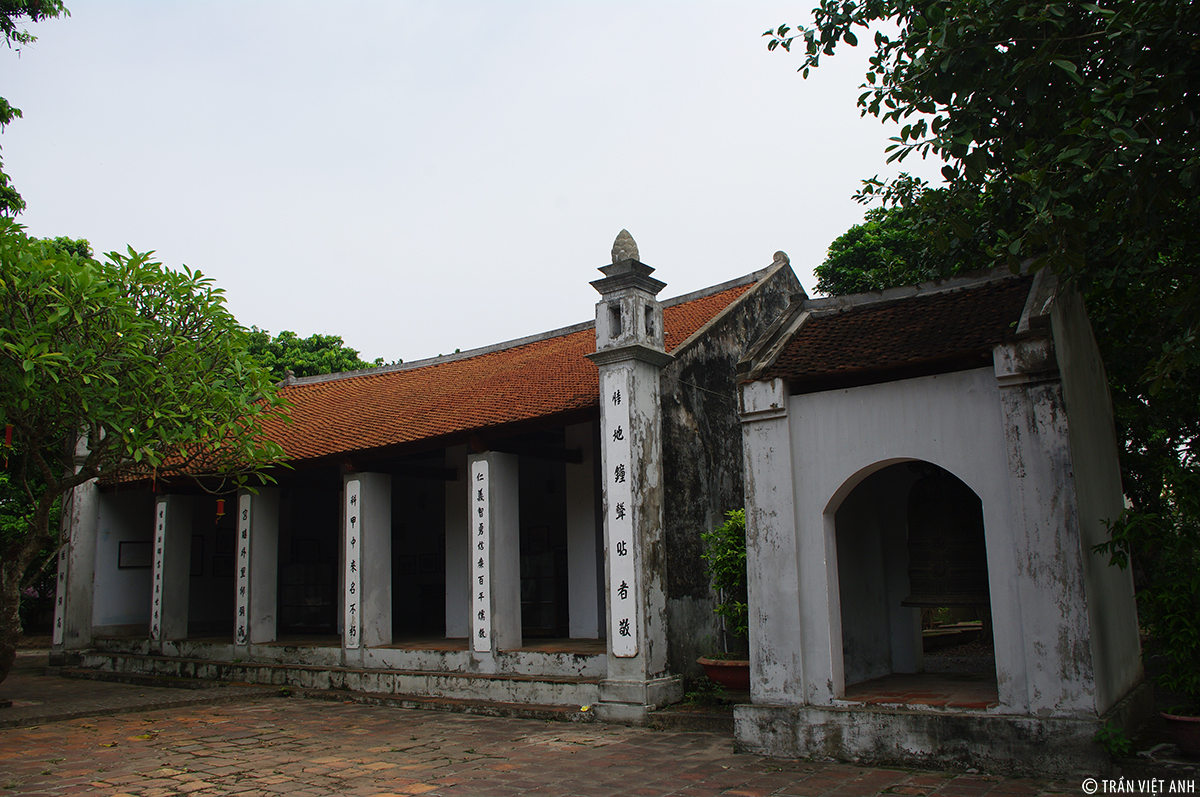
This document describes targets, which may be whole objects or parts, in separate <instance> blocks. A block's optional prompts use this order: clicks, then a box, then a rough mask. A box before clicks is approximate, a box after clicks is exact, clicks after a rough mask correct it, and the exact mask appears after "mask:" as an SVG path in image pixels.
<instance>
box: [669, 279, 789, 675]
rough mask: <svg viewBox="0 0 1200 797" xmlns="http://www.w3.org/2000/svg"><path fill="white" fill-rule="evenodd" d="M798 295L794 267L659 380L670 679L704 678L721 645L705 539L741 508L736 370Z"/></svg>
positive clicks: (717, 324) (711, 328)
mask: <svg viewBox="0 0 1200 797" xmlns="http://www.w3.org/2000/svg"><path fill="white" fill-rule="evenodd" d="M799 290H801V287H800V283H799V282H798V280H797V279H796V275H795V274H794V273H793V272H792V270H791V268H790V267H789V266H786V265H785V266H782V267H776V268H774V269H773V270H772V272H771V273H770V274H769V275H768V276H766V277H765V278H764V280H763V281H762V282H761V283H760V284H759V285H758V286H756V287H755V288H753V289H751V291H750V292H749V293H748V294H747V295H745V296H743V297H742V299H741V301H739V302H738V303H736V304H735V305H733V306H731V308H730V309H729V311H727V312H725V313H723V314H720V315H718V316H717V317H716V318H714V319H713V321H712V322H711V323H710V324H709V325H708V326H707V327H705V328H702V329H701V331H700V333H698V334H697V335H696V336H694V338H693V340H692V341H691V342H690V343H689V344H688V345H685V346H683V347H682V348H680V349H677V350H676V351H675V352H674V355H675V360H674V362H672V363H671V364H669V365H668V366H667V367H666V368H665V369H664V370H663V376H662V403H663V436H662V440H663V443H662V446H663V462H664V463H666V467H665V468H664V473H663V479H664V486H665V488H666V495H665V500H666V504H665V512H664V530H665V541H666V553H667V568H666V572H667V585H666V589H667V614H668V619H667V623H668V628H669V651H668V658H669V669H670V670H671V671H672V672H677V673H683V674H688V675H694V674H699V673H700V671H701V670H700V667H699V665H697V664H696V658H697V657H698V656H701V655H704V654H705V653H711V652H713V651H714V650H716V649H717V648H718V645H719V625H718V622H717V618H716V616H715V615H714V614H713V613H712V608H713V606H714V605H715V598H714V596H713V595H712V593H711V590H710V588H709V580H708V576H707V575H705V572H704V563H703V562H702V561H701V559H700V554H701V552H702V551H703V544H702V542H701V540H700V534H701V533H702V532H704V531H707V530H708V529H711V528H713V527H714V526H717V525H719V524H720V523H721V522H723V520H724V513H725V512H726V511H728V510H731V509H740V508H741V507H742V506H743V505H744V497H743V496H744V490H743V478H742V432H741V428H740V422H739V420H738V404H737V383H736V373H737V363H738V360H739V359H740V358H741V357H742V355H743V354H745V352H746V350H747V349H748V348H749V347H750V345H751V344H753V343H754V341H755V340H757V339H758V337H759V336H760V335H762V334H763V333H764V332H765V331H766V329H767V327H768V326H770V324H771V323H772V322H773V321H774V320H775V319H776V318H777V317H778V315H779V314H780V313H782V312H783V310H784V309H785V308H786V307H787V304H788V298H789V297H790V296H791V295H792V294H793V293H795V292H797V291H799Z"/></svg>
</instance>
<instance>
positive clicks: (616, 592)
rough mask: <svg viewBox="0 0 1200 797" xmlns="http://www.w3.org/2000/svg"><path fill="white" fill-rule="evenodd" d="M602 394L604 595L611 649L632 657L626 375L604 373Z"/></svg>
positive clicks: (634, 590) (632, 579) (633, 599)
mask: <svg viewBox="0 0 1200 797" xmlns="http://www.w3.org/2000/svg"><path fill="white" fill-rule="evenodd" d="M606 377H607V378H606V384H605V390H604V392H603V395H604V396H605V406H604V413H603V416H604V428H605V436H604V446H605V452H604V453H605V464H606V470H607V476H606V478H607V481H608V484H607V485H606V486H605V493H606V497H607V512H608V545H609V557H608V560H609V568H608V579H609V581H608V595H609V607H610V612H609V623H610V630H609V634H610V638H611V639H612V646H613V653H614V655H616V656H620V657H625V658H628V657H632V656H636V655H637V653H638V641H637V587H636V585H637V577H636V566H635V559H636V557H635V556H634V544H633V528H634V526H633V520H634V517H633V511H632V510H633V508H634V501H633V483H634V476H635V472H634V469H633V463H632V451H633V449H632V444H633V437H634V435H633V434H632V431H633V430H632V429H631V428H630V418H631V413H630V406H629V403H628V400H627V397H628V396H629V390H628V386H627V385H626V384H625V380H626V379H627V376H626V374H625V373H624V372H621V371H616V372H611V373H609V374H607V375H606Z"/></svg>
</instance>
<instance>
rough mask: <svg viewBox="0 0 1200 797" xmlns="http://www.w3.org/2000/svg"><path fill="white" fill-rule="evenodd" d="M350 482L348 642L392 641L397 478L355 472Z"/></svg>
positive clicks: (346, 531)
mask: <svg viewBox="0 0 1200 797" xmlns="http://www.w3.org/2000/svg"><path fill="white" fill-rule="evenodd" d="M343 478H344V482H345V489H344V495H345V506H344V510H345V511H344V514H343V518H344V527H343V528H344V535H343V538H342V539H343V542H344V544H345V548H344V551H345V555H344V557H343V559H342V566H343V567H344V568H345V569H344V578H343V580H342V584H343V589H344V590H345V594H344V595H343V600H342V606H343V612H344V614H343V622H342V629H343V631H342V635H343V636H342V645H343V646H344V647H345V648H346V649H347V650H348V651H349V650H357V649H358V648H360V647H375V646H379V645H390V644H391V643H392V477H391V476H389V475H387V474H386V473H352V474H347V475H346V476H344V477H343Z"/></svg>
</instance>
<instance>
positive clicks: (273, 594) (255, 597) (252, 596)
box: [234, 487, 279, 645]
mask: <svg viewBox="0 0 1200 797" xmlns="http://www.w3.org/2000/svg"><path fill="white" fill-rule="evenodd" d="M237 511H238V515H237V559H236V569H235V571H234V574H235V576H236V578H235V579H234V584H235V588H236V589H237V595H236V596H235V598H236V599H235V601H234V605H235V607H236V608H235V612H236V616H235V617H234V644H235V645H250V644H256V645H257V644H263V643H266V642H274V641H275V636H276V627H277V625H278V615H279V609H278V600H277V593H278V589H279V586H278V585H279V490H278V489H276V488H266V487H260V488H259V489H258V494H257V495H253V494H251V493H250V492H248V491H242V492H240V493H238V509H237Z"/></svg>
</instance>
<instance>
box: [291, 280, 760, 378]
mask: <svg viewBox="0 0 1200 797" xmlns="http://www.w3.org/2000/svg"><path fill="white" fill-rule="evenodd" d="M776 267H777V266H775V265H771V266H768V267H767V268H764V269H759V270H758V271H753V272H751V273H749V274H746V275H744V276H741V277H736V278H734V279H731V280H728V281H727V282H722V283H719V284H717V285H710V286H709V287H707V288H701V289H700V290H696V291H692V292H691V293H685V294H683V295H681V296H676V297H674V298H671V299H665V300H663V302H662V306H663V308H664V309H666V308H668V307H675V306H676V305H680V304H686V303H688V302H692V301H695V300H697V299H704V298H707V297H709V296H714V295H716V294H718V293H723V292H724V291H727V290H729V289H731V288H740V287H741V286H743V285H750V284H753V283H756V282H759V281H760V280H761V279H763V278H764V277H765V276H766V275H767V272H769V271H771V269H773V268H776ZM722 312H724V311H722ZM717 315H718V316H719V315H720V313H718V314H717ZM710 321H711V319H710ZM595 326H596V321H595V319H593V320H591V321H584V322H582V323H579V324H572V325H571V326H566V327H560V328H558V329H552V330H550V331H548V332H539V333H537V334H535V335H527V336H525V337H522V338H514V339H513V340H507V341H504V342H502V343H493V344H491V345H488V346H481V347H479V348H477V349H468V350H467V351H461V352H455V353H454V354H444V355H442V356H440V357H426V358H425V359H423V360H413V361H412V362H407V363H397V364H395V365H381V366H379V367H378V368H360V369H358V370H356V371H340V372H338V373H335V374H317V375H316V376H298V377H295V378H293V379H292V380H290V381H286V380H285V381H284V382H280V386H284V385H286V386H289V387H291V386H294V385H317V384H321V383H322V382H334V381H338V380H341V379H353V378H355V377H360V376H381V375H384V374H391V373H396V372H398V371H411V370H415V369H417V368H427V367H429V366H431V365H438V364H441V363H451V362H457V361H458V360H467V359H470V358H472V357H481V356H483V355H485V354H492V353H494V352H498V351H504V350H506V349H515V348H517V347H519V346H527V345H529V344H531V343H539V342H541V341H543V340H551V339H553V338H558V337H562V336H564V335H570V334H573V333H575V332H582V331H583V330H585V329H594V328H595ZM690 340H691V338H690V337H689V338H688V340H685V341H684V342H683V343H681V344H680V345H679V346H676V347H675V348H676V350H677V349H679V348H680V347H681V346H683V345H684V344H686V343H688V341H690Z"/></svg>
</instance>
